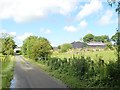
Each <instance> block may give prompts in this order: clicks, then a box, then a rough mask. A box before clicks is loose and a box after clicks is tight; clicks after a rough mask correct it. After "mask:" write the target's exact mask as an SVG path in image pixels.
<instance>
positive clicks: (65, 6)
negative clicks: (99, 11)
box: [0, 0, 78, 22]
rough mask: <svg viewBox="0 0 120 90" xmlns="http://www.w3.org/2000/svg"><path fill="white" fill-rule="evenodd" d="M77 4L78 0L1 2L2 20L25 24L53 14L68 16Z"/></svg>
mask: <svg viewBox="0 0 120 90" xmlns="http://www.w3.org/2000/svg"><path fill="white" fill-rule="evenodd" d="M77 4H78V1H77V0H0V19H13V20H14V21H16V22H25V21H29V20H32V19H38V18H43V17H45V16H47V15H48V14H53V13H58V14H61V15H68V14H70V13H71V12H72V11H73V10H74V9H75V8H76V5H77Z"/></svg>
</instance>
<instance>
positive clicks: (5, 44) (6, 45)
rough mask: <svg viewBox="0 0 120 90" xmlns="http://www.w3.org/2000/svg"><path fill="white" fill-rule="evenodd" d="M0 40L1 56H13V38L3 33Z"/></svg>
mask: <svg viewBox="0 0 120 90" xmlns="http://www.w3.org/2000/svg"><path fill="white" fill-rule="evenodd" d="M1 40H2V54H3V55H13V54H14V48H15V47H16V45H15V42H14V40H13V37H11V36H10V35H8V34H6V33H4V34H3V36H2V38H1Z"/></svg>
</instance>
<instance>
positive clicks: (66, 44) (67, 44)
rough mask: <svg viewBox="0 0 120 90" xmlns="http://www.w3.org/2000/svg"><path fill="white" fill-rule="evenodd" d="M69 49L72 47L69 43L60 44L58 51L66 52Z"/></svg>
mask: <svg viewBox="0 0 120 90" xmlns="http://www.w3.org/2000/svg"><path fill="white" fill-rule="evenodd" d="M69 49H72V45H71V44H69V43H65V44H63V45H61V46H60V52H67V51H68V50H69Z"/></svg>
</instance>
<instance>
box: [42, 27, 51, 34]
mask: <svg viewBox="0 0 120 90" xmlns="http://www.w3.org/2000/svg"><path fill="white" fill-rule="evenodd" d="M40 32H42V33H45V34H50V33H52V30H50V29H45V28H41V29H40Z"/></svg>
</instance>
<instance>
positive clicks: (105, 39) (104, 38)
mask: <svg viewBox="0 0 120 90" xmlns="http://www.w3.org/2000/svg"><path fill="white" fill-rule="evenodd" d="M83 41H84V42H92V41H94V42H109V41H110V39H109V36H107V35H101V36H94V35H93V34H87V35H85V36H84V37H83Z"/></svg>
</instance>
